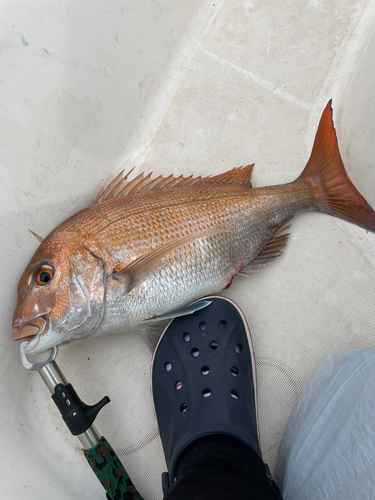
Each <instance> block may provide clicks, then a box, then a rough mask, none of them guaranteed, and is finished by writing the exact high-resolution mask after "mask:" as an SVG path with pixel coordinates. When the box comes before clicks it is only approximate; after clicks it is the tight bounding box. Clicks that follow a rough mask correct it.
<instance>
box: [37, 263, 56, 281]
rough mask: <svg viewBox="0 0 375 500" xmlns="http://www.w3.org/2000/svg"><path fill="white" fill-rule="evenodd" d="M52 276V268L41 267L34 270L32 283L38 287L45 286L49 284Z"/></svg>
mask: <svg viewBox="0 0 375 500" xmlns="http://www.w3.org/2000/svg"><path fill="white" fill-rule="evenodd" d="M54 275H55V270H54V268H53V267H52V266H48V265H43V266H40V267H39V268H38V269H37V270H36V272H35V274H34V281H35V283H36V284H37V285H38V286H46V285H48V284H49V283H51V281H52V280H53V277H54Z"/></svg>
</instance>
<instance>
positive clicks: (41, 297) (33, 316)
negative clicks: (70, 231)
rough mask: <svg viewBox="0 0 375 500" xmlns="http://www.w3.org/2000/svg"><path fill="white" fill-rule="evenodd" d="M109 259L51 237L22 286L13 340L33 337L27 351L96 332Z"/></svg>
mask: <svg viewBox="0 0 375 500" xmlns="http://www.w3.org/2000/svg"><path fill="white" fill-rule="evenodd" d="M105 278H106V277H105V265H104V261H103V260H102V259H101V258H100V257H98V256H97V255H96V254H95V253H94V252H93V251H92V250H90V249H88V248H84V247H80V246H79V245H78V246H77V245H72V244H66V243H62V244H56V241H54V240H53V238H52V239H50V240H45V241H44V242H43V243H42V244H41V246H40V247H39V249H38V250H37V251H36V253H35V254H34V256H33V258H32V259H31V261H30V263H29V264H28V266H27V267H26V269H25V271H24V273H23V275H22V277H21V279H20V281H19V284H18V299H17V306H16V309H15V312H14V316H13V332H12V339H13V340H29V343H28V344H27V346H26V348H25V352H26V353H31V354H39V353H42V352H44V351H46V350H48V349H50V348H51V347H54V346H59V345H61V344H65V343H68V342H72V341H74V340H80V339H83V338H86V337H89V336H91V335H93V333H94V332H95V330H96V329H97V327H98V326H99V324H100V322H101V319H102V316H103V312H104V296H105Z"/></svg>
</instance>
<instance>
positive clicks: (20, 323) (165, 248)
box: [12, 103, 375, 354]
mask: <svg viewBox="0 0 375 500" xmlns="http://www.w3.org/2000/svg"><path fill="white" fill-rule="evenodd" d="M252 168H253V166H252V165H248V166H246V167H243V168H237V169H233V170H231V171H229V172H225V173H223V174H219V175H217V176H215V177H211V178H193V177H188V178H183V177H178V178H173V177H171V176H170V177H166V178H163V177H161V176H160V177H157V178H155V179H151V175H147V176H146V177H145V176H144V175H143V174H141V175H139V176H137V177H135V178H134V179H133V180H130V181H129V180H128V176H124V177H123V175H122V174H119V175H118V176H117V177H116V178H115V179H114V180H113V181H112V182H111V183H110V184H109V185H108V186H107V188H105V189H102V190H101V191H100V192H99V193H98V195H97V196H96V197H95V198H94V200H93V202H92V204H91V206H90V207H89V208H87V209H85V210H82V211H81V212H79V213H77V214H75V215H73V216H72V217H70V218H69V219H68V220H66V221H65V222H63V223H62V224H61V225H60V226H59V227H57V228H56V229H55V230H54V231H52V233H50V235H48V236H47V238H46V239H45V240H44V241H43V242H42V243H41V245H40V247H39V248H38V250H37V251H36V253H35V255H34V256H33V257H32V259H31V261H30V263H29V264H28V266H27V268H26V270H25V271H24V273H23V275H22V277H21V279H20V282H19V286H18V300H17V307H16V310H15V313H14V317H13V333H12V338H13V339H14V340H18V339H23V338H29V339H30V338H31V340H30V342H29V343H28V345H27V350H28V352H31V353H35V354H37V353H39V352H43V351H45V350H46V349H48V348H50V347H53V346H55V345H61V344H64V343H67V342H72V341H76V340H82V339H85V338H91V337H95V336H98V335H104V334H109V333H115V332H122V331H127V330H135V329H137V330H139V331H142V330H143V329H144V328H145V325H149V324H152V321H156V320H158V319H160V317H162V318H165V317H166V316H167V317H168V316H170V317H173V316H175V315H178V314H183V313H184V310H183V309H181V308H183V307H184V306H186V305H187V304H189V303H191V302H192V301H194V300H195V299H198V298H200V297H202V296H204V295H212V294H213V293H217V292H220V291H221V290H222V289H224V288H225V287H227V286H230V284H231V282H232V279H233V277H234V276H235V275H236V274H237V273H239V272H241V273H249V272H252V271H253V270H254V269H258V268H259V267H261V266H263V265H264V264H266V263H267V262H269V261H270V260H273V259H275V258H277V257H280V256H281V254H282V253H283V249H284V247H285V245H286V241H287V234H285V232H280V231H279V229H280V228H282V227H283V225H285V223H286V222H287V221H289V220H290V219H291V218H292V217H293V216H294V215H296V214H297V213H299V212H301V211H310V210H315V211H319V212H324V213H328V214H330V215H334V216H336V217H340V218H341V219H344V220H347V221H350V222H352V223H355V224H357V225H358V226H360V227H363V228H365V229H367V230H370V231H372V232H375V212H374V211H373V210H372V208H371V207H370V206H369V205H368V204H367V202H366V200H365V199H364V198H363V197H362V196H361V195H360V193H358V191H357V190H356V188H355V187H354V186H353V184H352V183H351V181H350V180H349V178H348V176H347V174H346V172H345V169H344V165H343V164H342V160H341V157H340V153H339V150H338V144H337V137H336V133H335V130H334V127H333V122H332V110H331V107H330V103H329V104H328V105H327V107H326V109H325V110H324V112H323V115H322V118H321V121H320V124H319V127H318V131H317V134H316V138H315V142H314V146H313V149H312V153H311V156H310V159H309V161H308V163H307V165H306V167H305V169H304V170H303V172H302V174H301V175H300V177H299V178H298V179H296V180H295V181H294V182H291V183H288V184H284V185H280V186H268V187H262V188H255V189H254V188H252V186H251V184H250V176H251V172H252Z"/></svg>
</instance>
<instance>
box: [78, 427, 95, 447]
mask: <svg viewBox="0 0 375 500" xmlns="http://www.w3.org/2000/svg"><path fill="white" fill-rule="evenodd" d="M77 438H78V439H79V440H80V442H81V445H82V446H83V449H84V450H90V449H91V448H93V447H94V446H96V445H97V444H98V443H99V441H100V434H99V433H98V431H97V430H96V427H95V426H94V424H92V425H91V427H89V428H88V429H87V431H85V432H83V433H82V434H78V436H77Z"/></svg>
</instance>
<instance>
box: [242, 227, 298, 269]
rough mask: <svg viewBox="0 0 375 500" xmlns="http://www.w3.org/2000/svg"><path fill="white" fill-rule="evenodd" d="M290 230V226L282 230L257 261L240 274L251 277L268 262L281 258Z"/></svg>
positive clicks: (265, 247) (260, 253)
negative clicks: (250, 275)
mask: <svg viewBox="0 0 375 500" xmlns="http://www.w3.org/2000/svg"><path fill="white" fill-rule="evenodd" d="M288 229H290V225H288V226H283V227H282V228H280V229H279V230H278V231H277V232H276V233H275V234H274V235H273V236H272V238H271V239H270V240H269V241H268V242H267V243H266V245H265V246H264V247H263V248H262V250H261V251H260V252H259V254H258V255H257V256H256V257H255V259H253V260H252V261H251V262H249V263H248V264H247V265H246V266H244V267H243V268H242V269H241V271H239V273H238V274H243V275H249V274H251V273H253V272H254V271H257V270H258V269H260V268H261V267H263V266H265V265H266V264H267V263H268V262H271V261H272V260H275V259H278V258H279V257H281V256H282V254H283V253H284V248H285V247H286V244H287V242H288V238H289V235H290V233H286V232H285V231H288Z"/></svg>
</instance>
